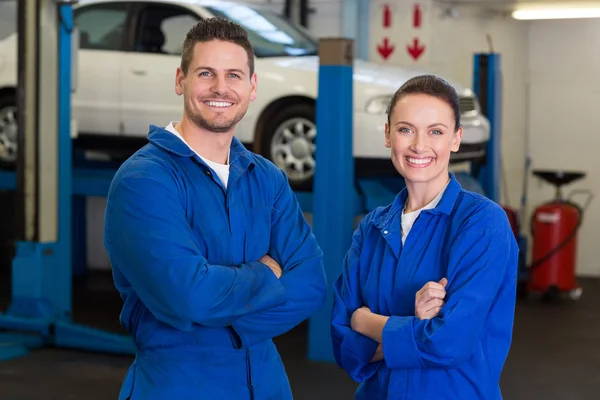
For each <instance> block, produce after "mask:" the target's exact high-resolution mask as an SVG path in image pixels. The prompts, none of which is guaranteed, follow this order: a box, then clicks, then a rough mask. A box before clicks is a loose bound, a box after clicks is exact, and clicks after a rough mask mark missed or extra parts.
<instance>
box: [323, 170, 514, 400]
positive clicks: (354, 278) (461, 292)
mask: <svg viewBox="0 0 600 400" xmlns="http://www.w3.org/2000/svg"><path fill="white" fill-rule="evenodd" d="M406 199H407V191H406V189H404V190H402V191H401V192H400V193H399V194H398V195H397V196H396V198H395V200H394V201H393V202H392V203H391V204H390V205H388V206H386V207H380V208H378V209H376V210H374V211H373V212H371V213H370V214H368V215H367V216H366V217H365V218H364V219H363V220H362V221H361V223H360V226H359V228H358V229H357V230H356V231H355V233H354V235H353V239H352V245H351V248H350V250H349V251H348V253H347V255H346V258H345V260H344V266H343V272H342V275H341V276H340V277H339V278H338V279H337V280H336V281H335V283H334V305H333V313H332V341H333V349H334V355H335V358H336V361H337V363H338V364H339V365H340V366H341V367H342V368H344V369H345V370H346V371H347V372H348V374H349V375H350V376H351V377H352V378H353V379H354V380H355V381H357V382H361V384H360V386H359V388H358V390H357V392H356V399H369V400H374V399H390V400H392V399H393V400H409V399H410V400H417V399H418V400H498V399H501V398H502V396H501V391H500V389H499V383H498V381H499V378H500V373H501V370H502V368H503V365H504V362H505V360H506V357H507V354H508V351H509V348H510V344H511V339H512V329H513V319H514V310H515V301H516V279H517V257H518V247H517V243H516V240H515V238H514V235H513V233H512V230H511V227H510V224H509V222H508V218H507V216H506V213H505V211H504V210H503V209H502V208H501V207H500V206H498V205H497V204H496V203H494V202H492V201H490V200H488V199H487V198H485V197H483V196H481V195H478V194H475V193H471V192H468V191H465V190H464V189H463V188H462V187H461V186H460V184H459V183H458V182H457V180H456V178H455V176H454V175H453V174H450V182H449V184H448V187H447V188H446V191H445V192H444V194H443V196H442V198H441V200H440V202H439V203H438V205H437V206H436V207H435V208H433V209H430V210H423V211H422V212H421V213H420V215H419V217H418V219H417V220H416V221H415V223H414V225H413V227H412V229H411V230H410V232H409V234H408V236H407V238H406V242H405V244H404V246H403V245H402V241H401V235H402V232H401V215H402V209H403V207H404V204H405V202H406ZM444 277H446V278H448V284H447V287H446V298H445V299H444V301H445V304H444V306H443V307H442V310H441V312H440V313H439V315H438V316H437V317H434V318H433V319H431V320H419V319H418V318H417V317H416V316H415V295H416V293H417V291H418V290H419V289H421V288H422V287H423V286H424V285H425V284H426V283H427V282H429V281H434V282H439V281H440V280H441V279H442V278H444ZM362 306H367V307H369V309H370V310H371V311H372V312H374V313H376V314H380V315H384V316H389V317H390V319H389V320H388V322H387V323H386V325H385V327H384V329H383V336H382V347H383V352H384V359H383V360H381V361H377V362H373V363H370V362H369V361H370V360H371V358H372V357H373V354H374V353H375V350H376V349H377V346H378V343H377V342H376V341H374V340H372V339H370V338H368V337H366V336H363V335H361V334H359V333H357V332H355V331H353V330H352V329H351V323H350V321H351V317H352V313H353V312H354V311H355V310H356V309H358V308H360V307H362Z"/></svg>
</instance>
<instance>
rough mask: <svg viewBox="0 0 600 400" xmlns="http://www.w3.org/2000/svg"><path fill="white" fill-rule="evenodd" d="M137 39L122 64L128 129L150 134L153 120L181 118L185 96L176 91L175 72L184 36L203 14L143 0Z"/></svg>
mask: <svg viewBox="0 0 600 400" xmlns="http://www.w3.org/2000/svg"><path fill="white" fill-rule="evenodd" d="M136 20H137V23H136V26H135V28H134V32H135V34H134V35H135V39H134V43H133V47H132V49H131V51H129V52H127V53H126V54H125V56H124V58H123V64H122V66H121V82H122V104H123V107H122V110H123V121H124V132H125V135H128V136H146V135H147V134H148V126H149V125H150V124H153V125H158V126H166V125H168V124H169V122H170V121H178V120H179V119H181V115H182V112H183V98H182V97H179V96H177V95H176V94H175V74H176V71H177V67H178V66H179V65H180V61H181V48H182V45H183V40H184V39H185V36H186V34H187V32H188V31H189V30H190V28H191V27H192V26H193V25H194V24H196V23H197V22H198V21H199V20H200V17H199V16H198V15H197V14H196V13H195V12H193V11H192V10H190V9H188V8H185V7H180V6H177V5H169V4H162V3H158V2H156V3H154V2H148V3H142V4H141V6H140V8H139V9H138V12H137V18H136Z"/></svg>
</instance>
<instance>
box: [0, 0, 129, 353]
mask: <svg viewBox="0 0 600 400" xmlns="http://www.w3.org/2000/svg"><path fill="white" fill-rule="evenodd" d="M72 3H74V1H55V2H41V3H40V2H38V1H37V0H24V1H23V2H20V4H19V16H20V18H19V25H20V26H19V35H20V36H21V41H23V42H24V43H26V44H25V45H24V46H32V47H33V48H37V47H38V42H40V41H42V42H43V41H44V40H48V41H49V43H54V44H56V43H57V42H58V47H57V49H56V50H55V52H52V50H50V52H49V53H48V52H47V53H44V52H39V53H38V54H36V57H33V58H32V57H29V56H27V55H23V49H22V48H21V49H20V53H21V55H20V57H24V58H23V59H21V58H20V62H24V64H25V66H22V65H21V66H20V67H19V70H20V79H19V83H20V87H21V88H22V89H21V90H24V96H23V97H24V99H25V100H24V101H22V102H21V105H25V110H24V112H21V113H20V115H21V116H22V117H21V121H20V123H19V131H20V132H19V134H20V137H21V138H22V139H23V140H22V141H21V142H20V146H19V148H20V152H21V153H20V159H19V168H18V173H17V179H16V182H15V183H16V186H17V191H18V193H19V194H20V196H18V198H20V201H21V203H22V204H23V205H22V207H24V208H22V209H21V211H22V215H21V218H22V219H23V221H22V222H23V224H22V232H20V235H19V236H20V241H19V242H18V243H17V249H16V256H15V259H14V260H13V266H12V297H11V304H10V307H9V309H8V311H7V313H6V314H2V315H0V329H4V330H7V331H14V332H17V331H18V332H19V333H3V334H1V335H0V359H10V358H14V357H20V356H24V355H26V354H27V353H28V352H29V350H31V349H34V348H40V347H43V346H47V345H51V346H59V347H69V348H75V349H83V350H92V351H102V352H110V353H118V354H134V353H135V346H134V343H133V340H132V339H131V338H130V337H128V336H124V335H117V334H112V333H108V332H103V331H100V330H97V329H94V328H90V327H85V326H81V325H77V324H75V323H73V322H72V320H71V302H72V300H71V285H72V273H71V269H72V258H71V239H72V237H71V235H72V232H71V229H72V226H71V223H72V220H71V212H72V208H71V206H72V179H73V175H72V170H71V169H72V159H71V158H72V155H71V134H70V132H71V90H72V81H71V69H72V58H71V57H72V54H73V53H72V34H73V10H72ZM39 20H46V21H54V23H55V24H56V25H55V27H56V28H57V29H56V31H55V32H54V33H55V36H54V41H53V40H52V38H49V36H52V35H49V32H42V29H40V27H39V25H38V21H39ZM23 24H24V25H26V26H22V25H23ZM46 30H48V27H47V26H46ZM32 31H33V32H35V35H34V36H35V38H32V37H30V35H29V32H32ZM44 35H45V37H43V36H44ZM39 47H40V48H44V47H46V48H47V46H41V45H40V46H39ZM50 49H51V47H50ZM46 51H47V50H46ZM56 54H58V62H57V65H55V66H54V71H55V72H56V69H58V74H56V75H54V76H53V74H52V68H53V65H52V61H56V60H57V57H56ZM25 57H27V58H25ZM44 57H48V59H45V58H44ZM32 64H33V65H34V66H33V68H32ZM45 68H48V69H50V73H47V74H46V75H44V74H43V73H42V72H39V71H42V70H44V69H45ZM28 71H29V72H28ZM31 71H33V76H32V73H31ZM27 74H29V75H27ZM38 74H39V75H38ZM42 79H47V80H52V79H57V81H56V82H50V83H46V82H44V85H43V86H44V87H45V88H46V91H47V92H46V93H43V94H45V95H52V93H54V94H57V95H58V96H57V98H58V102H57V103H58V106H56V105H52V104H53V103H54V102H52V101H47V100H45V99H44V98H43V94H42V95H41V96H42V99H41V100H40V101H39V103H38V104H37V105H35V104H34V106H32V105H31V104H33V103H34V99H36V100H37V99H38V94H37V93H36V92H35V89H34V88H35V86H36V85H38V84H40V82H41V81H42ZM40 86H42V85H40ZM23 87H24V89H23ZM49 98H52V97H49ZM49 104H50V105H49ZM52 107H55V108H54V109H53V108H52ZM54 112H56V114H55V115H54V117H52V114H53V113H54ZM26 113H29V114H28V115H27V117H26V116H25V114H26ZM38 113H39V114H38ZM48 115H50V117H48ZM57 116H58V118H57V119H56V117H57ZM43 118H47V119H49V120H50V121H52V120H53V118H54V121H56V122H57V125H58V129H57V130H53V129H52V128H49V127H48V126H44V125H43V124H39V125H40V128H39V130H38V128H37V126H35V124H32V121H33V122H35V121H36V120H40V119H43ZM41 131H43V135H41V134H40V133H41ZM53 139H55V140H53ZM44 141H47V142H44ZM44 145H46V146H48V145H49V146H50V148H48V147H44ZM56 148H57V150H58V151H57V152H53V151H52V150H53V149H56ZM56 153H58V157H57V156H56V155H54V156H53V154H56ZM32 166H33V167H32ZM4 175H5V177H6V175H7V174H4ZM46 189H47V190H49V193H47V192H46ZM53 196H56V197H55V200H54V201H53ZM30 204H32V205H31V206H30ZM40 215H42V216H45V218H46V219H45V220H44V221H42V220H41V216H40ZM46 221H49V222H46ZM53 228H54V229H53ZM44 229H45V230H44Z"/></svg>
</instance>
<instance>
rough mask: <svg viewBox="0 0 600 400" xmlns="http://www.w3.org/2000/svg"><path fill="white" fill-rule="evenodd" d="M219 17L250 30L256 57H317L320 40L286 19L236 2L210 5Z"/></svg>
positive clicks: (207, 8) (211, 11)
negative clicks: (318, 41)
mask: <svg viewBox="0 0 600 400" xmlns="http://www.w3.org/2000/svg"><path fill="white" fill-rule="evenodd" d="M205 8H206V10H207V11H208V12H210V13H211V14H213V15H214V16H216V17H222V18H226V19H229V20H231V21H233V22H236V23H238V24H240V25H241V26H243V27H244V28H245V29H246V31H248V36H249V38H250V42H251V43H252V46H253V47H254V53H255V54H256V56H257V57H282V56H305V55H316V54H317V47H318V45H317V41H316V40H315V39H314V38H312V37H311V36H310V35H309V34H308V33H307V31H306V30H303V29H301V28H299V27H297V26H296V25H294V24H293V23H291V22H290V21H288V20H287V19H285V18H284V17H282V16H280V15H278V14H276V13H274V12H271V11H267V10H264V9H261V8H258V7H251V6H247V5H243V4H234V3H220V2H215V3H211V5H208V6H206V7H205Z"/></svg>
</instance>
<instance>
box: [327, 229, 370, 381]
mask: <svg viewBox="0 0 600 400" xmlns="http://www.w3.org/2000/svg"><path fill="white" fill-rule="evenodd" d="M363 221H364V220H363ZM363 223H364V222H361V226H359V228H358V229H357V230H356V231H355V232H354V235H353V237H352V244H351V246H350V250H349V251H348V253H347V254H346V256H345V257H344V263H343V270H342V274H341V275H340V276H339V277H338V279H337V280H336V281H335V283H334V285H333V309H332V314H331V338H332V344H333V355H334V357H335V360H336V362H337V364H338V365H339V366H340V367H341V368H343V369H344V370H345V371H346V372H347V373H348V375H349V376H350V377H351V378H352V379H353V380H354V381H356V382H362V381H365V380H367V379H369V378H370V377H371V376H373V374H374V373H375V372H376V371H377V368H378V367H379V365H380V364H381V361H377V362H374V363H369V361H370V360H371V358H373V355H374V354H375V351H376V350H377V346H378V345H379V343H377V342H376V341H374V340H372V339H371V338H369V337H367V336H363V335H361V334H360V333H358V332H356V331H354V330H352V328H351V324H350V320H351V319H352V314H353V313H354V311H356V310H357V309H358V308H360V307H362V306H364V305H365V303H364V301H363V297H362V294H361V289H360V253H361V248H362V241H363V233H362V225H363Z"/></svg>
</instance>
